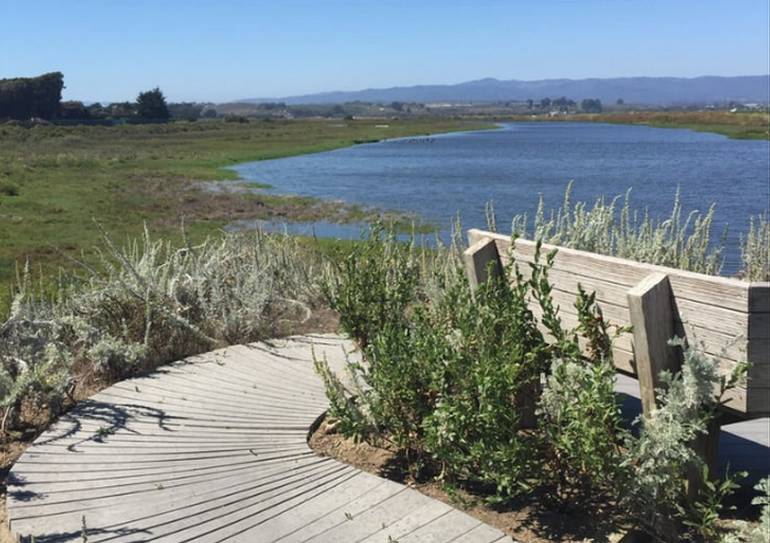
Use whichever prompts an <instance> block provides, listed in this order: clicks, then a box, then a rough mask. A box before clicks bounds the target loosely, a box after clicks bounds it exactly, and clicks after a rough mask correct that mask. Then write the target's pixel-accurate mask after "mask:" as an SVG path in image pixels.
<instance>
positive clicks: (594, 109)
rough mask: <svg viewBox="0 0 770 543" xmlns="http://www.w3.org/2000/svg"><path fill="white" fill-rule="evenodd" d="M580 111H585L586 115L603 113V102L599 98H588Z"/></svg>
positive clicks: (581, 105) (582, 103) (581, 104)
mask: <svg viewBox="0 0 770 543" xmlns="http://www.w3.org/2000/svg"><path fill="white" fill-rule="evenodd" d="M580 109H582V110H583V111H585V112H586V113H601V112H602V101H601V100H599V99H598V98H586V99H585V100H583V101H582V102H580Z"/></svg>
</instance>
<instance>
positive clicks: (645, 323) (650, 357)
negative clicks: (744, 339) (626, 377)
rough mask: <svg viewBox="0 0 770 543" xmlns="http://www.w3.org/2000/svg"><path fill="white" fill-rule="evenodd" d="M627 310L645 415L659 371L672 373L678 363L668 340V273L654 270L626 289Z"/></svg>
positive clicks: (670, 311) (670, 330)
mask: <svg viewBox="0 0 770 543" xmlns="http://www.w3.org/2000/svg"><path fill="white" fill-rule="evenodd" d="M627 296H628V311H629V313H630V317H631V326H633V334H634V359H635V360H636V375H637V377H638V379H639V388H640V389H641V397H642V410H643V411H644V414H645V416H646V415H649V414H650V413H651V412H652V410H653V409H655V389H656V388H659V387H660V372H661V371H664V370H668V371H670V372H671V373H675V372H677V371H678V370H679V368H680V366H681V363H680V361H679V357H678V356H677V352H676V350H675V348H674V347H671V346H670V345H669V344H668V341H669V340H670V339H672V338H673V337H674V333H675V332H674V314H673V309H672V305H673V296H672V294H671V285H670V284H669V282H668V277H667V276H666V275H665V274H663V273H653V274H650V275H648V276H647V277H645V278H644V279H643V280H642V281H641V282H640V283H639V284H638V285H636V286H635V287H634V288H632V289H631V290H629V291H628V295H627Z"/></svg>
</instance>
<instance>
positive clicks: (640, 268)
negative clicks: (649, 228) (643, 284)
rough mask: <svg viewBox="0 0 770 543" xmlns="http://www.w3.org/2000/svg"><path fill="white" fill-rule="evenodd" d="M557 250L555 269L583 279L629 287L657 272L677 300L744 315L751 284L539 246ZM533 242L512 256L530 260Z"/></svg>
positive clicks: (505, 246) (505, 245)
mask: <svg viewBox="0 0 770 543" xmlns="http://www.w3.org/2000/svg"><path fill="white" fill-rule="evenodd" d="M468 237H469V239H472V240H473V241H474V242H476V241H478V240H479V239H482V238H490V239H494V240H495V242H496V243H497V245H498V252H499V254H500V255H501V257H503V258H504V255H506V254H507V253H508V251H509V248H510V246H511V239H510V236H506V235H503V234H495V233H490V232H485V231H482V230H471V231H469V234H468ZM554 249H558V254H557V256H556V260H555V262H554V268H555V269H563V270H566V271H571V272H573V273H579V274H581V275H586V276H595V277H603V278H605V279H606V280H607V281H609V282H613V283H616V284H619V285H626V286H628V287H631V286H633V285H635V284H637V283H638V282H639V281H641V280H643V279H644V278H645V277H646V276H647V275H649V274H650V273H654V272H658V273H664V274H666V275H668V276H669V281H670V283H671V289H672V292H673V294H674V296H675V297H676V298H677V299H680V298H681V299H686V300H694V301H698V302H700V303H705V304H712V305H716V306H718V307H725V308H729V309H733V310H736V311H741V312H744V313H748V312H749V310H750V308H749V294H748V293H749V288H750V286H751V283H748V282H745V281H741V280H738V279H732V278H727V277H717V276H707V275H703V274H699V273H694V272H688V271H684V270H678V269H675V268H667V267H665V266H656V265H653V264H645V263H640V262H633V261H631V260H626V259H623V258H618V257H612V256H606V255H599V254H596V253H589V252H587V251H578V250H576V249H569V248H566V247H556V246H552V245H547V244H543V246H542V253H543V255H545V253H547V252H548V251H551V250H554ZM534 251H535V242H533V241H531V240H524V239H517V240H516V242H515V254H516V256H517V257H518V258H519V259H522V260H525V261H532V259H533V258H534Z"/></svg>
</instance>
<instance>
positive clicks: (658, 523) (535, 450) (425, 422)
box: [316, 229, 741, 540]
mask: <svg viewBox="0 0 770 543" xmlns="http://www.w3.org/2000/svg"><path fill="white" fill-rule="evenodd" d="M539 252H540V251H539V245H538V253H539ZM553 256H554V255H553V254H549V255H545V256H544V257H541V256H540V255H539V254H538V258H537V259H536V261H537V262H538V263H537V264H534V265H531V268H532V273H531V276H530V279H528V280H525V279H524V278H523V275H522V274H521V273H520V271H519V269H518V265H517V264H516V263H515V262H512V263H511V265H510V267H509V268H508V269H507V270H505V276H506V277H509V278H511V280H510V281H509V280H506V279H502V278H494V276H493V279H491V280H490V281H488V282H487V283H485V284H482V285H480V286H479V287H478V289H477V290H476V291H475V292H472V291H471V288H470V286H469V283H468V281H467V280H466V278H465V275H464V273H463V269H462V266H461V259H460V255H459V252H458V249H457V248H452V247H450V248H440V249H439V250H438V251H426V250H421V249H417V248H415V247H413V246H412V245H409V244H398V243H397V242H396V241H395V239H394V237H393V236H392V235H388V234H387V233H383V231H382V230H381V229H375V230H374V233H373V235H372V236H371V237H370V239H369V240H368V242H366V243H365V244H363V245H361V246H359V247H358V248H355V249H354V250H353V251H352V252H351V253H350V254H349V255H348V257H347V260H346V261H345V263H344V265H343V266H341V268H340V270H339V275H337V276H336V277H335V279H334V281H332V282H330V283H328V284H327V286H326V288H325V293H326V296H327V297H328V301H329V303H330V305H331V306H332V307H334V308H336V309H338V310H339V311H340V312H341V323H342V326H343V328H344V329H345V331H347V332H348V333H349V334H350V335H351V336H352V337H353V338H354V339H356V340H357V341H358V343H359V345H360V346H361V350H362V354H363V363H360V364H359V363H352V362H351V363H349V364H348V368H347V369H348V372H349V376H348V377H349V379H348V381H343V380H341V379H340V378H339V377H338V376H336V375H334V374H333V373H332V372H331V371H330V370H329V368H328V367H327V366H326V364H325V363H324V361H323V360H317V361H316V366H317V369H318V371H319V373H320V374H321V375H322V377H323V378H324V381H325V383H326V386H327V395H328V397H329V400H330V410H329V416H330V417H331V418H332V419H333V420H335V421H336V423H337V425H338V428H339V429H340V431H341V432H342V433H343V434H345V435H347V436H352V437H354V438H355V439H358V440H365V441H367V442H369V443H371V444H373V445H378V446H386V447H388V448H390V449H392V450H394V451H395V452H397V453H398V454H399V455H401V456H403V457H404V458H406V459H407V460H408V465H409V469H410V470H411V471H412V473H413V474H414V475H415V476H423V477H425V476H430V477H434V478H436V479H439V480H441V481H443V482H445V483H447V484H449V485H453V486H455V485H460V486H463V487H465V488H466V489H474V491H476V492H480V493H481V495H483V496H484V497H485V498H486V499H487V500H489V501H491V502H497V503H499V502H506V501H509V500H510V499H511V498H514V497H517V496H520V495H522V494H523V493H526V492H531V491H535V490H536V491H537V493H538V495H541V496H543V495H544V496H545V499H546V501H548V502H550V503H551V505H552V506H555V507H557V508H559V509H564V508H573V509H574V508H586V509H587V508H589V507H591V504H596V503H598V502H603V503H604V504H611V505H612V506H614V508H615V509H616V510H617V513H618V515H620V516H622V517H623V518H625V519H627V520H628V521H629V522H632V523H635V524H637V525H640V526H642V527H643V528H644V529H645V530H647V531H648V532H650V533H652V534H654V535H655V536H656V537H658V538H662V539H665V540H675V539H677V538H678V537H679V536H680V535H687V534H689V535H690V536H692V537H696V538H704V539H714V538H715V535H714V534H716V533H718V529H717V525H718V523H719V513H720V508H721V503H722V498H723V497H724V496H725V495H727V494H729V493H730V492H731V491H732V489H733V483H732V482H731V480H730V479H728V480H727V481H726V482H724V483H720V484H710V483H709V484H705V485H703V486H702V488H701V489H700V490H698V491H696V490H695V488H696V487H693V486H692V485H689V486H688V484H687V478H686V477H684V476H683V474H685V473H693V472H702V471H703V468H704V464H703V461H702V460H700V458H699V457H698V456H697V455H695V454H694V452H693V449H692V446H691V445H692V443H693V441H694V440H695V439H696V438H698V437H699V436H700V435H702V434H703V433H704V432H705V429H706V427H707V425H708V423H709V421H710V419H711V418H712V417H713V416H714V413H715V406H716V404H717V402H718V401H719V398H717V397H715V396H714V394H713V390H714V389H713V387H714V385H715V384H716V383H719V377H718V376H717V375H716V373H715V369H714V368H716V367H717V364H716V362H715V361H714V360H711V359H709V358H708V357H706V356H705V355H704V354H702V353H701V352H700V351H699V350H697V349H693V348H689V347H687V348H686V349H685V353H686V356H685V359H684V365H683V368H682V371H681V373H679V374H677V375H675V376H668V377H667V383H668V387H667V389H666V390H661V391H660V397H659V401H660V406H661V407H660V408H659V409H658V410H657V411H656V412H655V413H654V414H653V415H652V416H651V417H650V418H649V419H647V420H640V421H637V423H638V424H639V425H640V427H639V432H637V433H636V435H635V434H632V433H631V432H630V431H628V430H627V429H626V425H625V424H624V423H623V419H622V417H621V413H620V408H619V405H618V401H617V399H616V397H615V394H614V392H613V387H614V380H615V369H614V365H613V363H612V358H611V345H612V340H613V337H614V335H615V334H616V333H618V332H620V330H618V329H616V328H615V327H613V326H612V325H611V324H610V323H608V322H606V320H605V319H604V317H603V315H602V313H601V311H600V309H599V308H598V306H597V305H596V303H595V300H594V296H593V295H592V294H589V293H586V292H583V291H582V290H581V291H580V294H579V296H578V297H577V299H576V301H575V307H576V308H577V310H578V313H579V315H580V318H579V323H580V324H579V325H578V326H577V328H575V329H565V328H564V327H563V326H562V323H561V319H560V317H559V309H558V307H555V306H554V304H553V302H552V299H551V287H550V285H549V281H548V273H549V269H550V265H551V263H552V260H553ZM530 300H536V301H537V302H538V304H539V306H540V313H541V314H542V317H540V318H537V317H535V315H534V314H533V312H532V311H530V309H529V306H528V302H529V301H530ZM740 376H741V373H740V371H738V372H737V373H736V374H735V375H734V376H733V377H732V378H731V379H728V380H725V381H724V382H722V385H723V386H722V388H723V389H726V388H729V387H730V386H733V385H735V383H736V382H738V380H739V378H740ZM344 382H350V383H352V385H348V386H346V385H345V384H344ZM535 411H536V413H537V417H534V416H533V415H534V413H535Z"/></svg>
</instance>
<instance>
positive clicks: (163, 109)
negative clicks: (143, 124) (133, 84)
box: [136, 87, 171, 121]
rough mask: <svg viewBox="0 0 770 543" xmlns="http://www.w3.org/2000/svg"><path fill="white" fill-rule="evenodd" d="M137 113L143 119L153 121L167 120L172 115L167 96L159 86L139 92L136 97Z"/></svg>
mask: <svg viewBox="0 0 770 543" xmlns="http://www.w3.org/2000/svg"><path fill="white" fill-rule="evenodd" d="M136 113H137V115H139V117H141V118H142V119H147V120H153V121H167V120H168V119H169V117H171V113H169V111H168V106H167V105H166V97H165V96H163V92H161V90H160V89H159V88H158V87H155V88H154V89H152V90H148V91H144V92H140V93H139V96H137V97H136Z"/></svg>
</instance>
